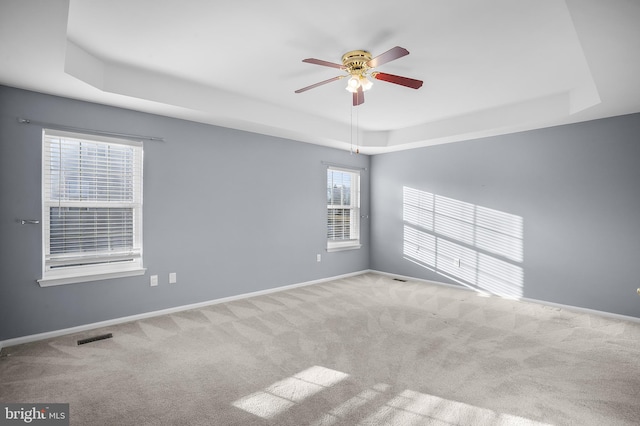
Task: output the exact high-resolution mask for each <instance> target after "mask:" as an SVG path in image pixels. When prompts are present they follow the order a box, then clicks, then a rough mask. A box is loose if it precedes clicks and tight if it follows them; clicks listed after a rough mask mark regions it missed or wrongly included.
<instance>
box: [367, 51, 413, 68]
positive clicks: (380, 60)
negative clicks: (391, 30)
mask: <svg viewBox="0 0 640 426" xmlns="http://www.w3.org/2000/svg"><path fill="white" fill-rule="evenodd" d="M408 54H409V51H408V50H407V49H405V48H404V47H400V46H396V47H394V48H393V49H389V50H387V51H386V52H384V53H383V54H381V55H378V56H376V57H375V58H373V59H372V60H370V61H369V62H367V66H368V67H369V68H375V67H378V66H380V65H382V64H386V63H387V62H391V61H393V60H396V59H398V58H402V57H403V56H407V55H408Z"/></svg>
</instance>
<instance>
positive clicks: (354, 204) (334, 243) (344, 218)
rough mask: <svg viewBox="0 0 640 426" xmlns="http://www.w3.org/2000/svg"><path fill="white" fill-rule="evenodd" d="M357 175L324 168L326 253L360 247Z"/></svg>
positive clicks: (356, 173)
mask: <svg viewBox="0 0 640 426" xmlns="http://www.w3.org/2000/svg"><path fill="white" fill-rule="evenodd" d="M360 247H361V246H360V172H359V171H356V170H348V169H340V168H335V167H329V168H328V169H327V250H328V251H336V250H346V249H356V248H360Z"/></svg>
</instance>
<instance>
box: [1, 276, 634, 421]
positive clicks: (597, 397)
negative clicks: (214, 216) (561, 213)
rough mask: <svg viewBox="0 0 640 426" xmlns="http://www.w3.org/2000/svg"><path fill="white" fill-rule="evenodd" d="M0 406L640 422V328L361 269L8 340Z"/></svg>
mask: <svg viewBox="0 0 640 426" xmlns="http://www.w3.org/2000/svg"><path fill="white" fill-rule="evenodd" d="M102 333H113V338H111V339H108V340H102V341H97V342H93V343H89V344H86V345H81V346H78V345H77V344H76V342H77V340H78V339H81V338H85V337H88V336H92V335H96V334H102ZM0 402H4V403H12V402H19V403H35V402H47V403H55V402H59V403H69V404H70V418H71V424H72V425H474V426H475V425H535V426H540V425H598V426H601V425H638V424H640V324H638V323H635V322H627V321H623V320H617V319H609V318H604V317H600V316H597V315H589V314H584V313H579V312H574V311H570V310H565V309H560V308H555V307H548V306H543V305H538V304H533V303H525V302H517V301H511V300H504V299H500V298H498V297H481V296H479V295H478V294H477V293H474V292H471V291H467V290H461V289H460V290H459V289H455V288H450V287H446V286H438V285H431V284H426V283H423V282H412V281H409V282H398V281H395V280H393V279H391V278H390V277H387V276H382V275H377V274H365V275H360V276H356V277H352V278H347V279H341V280H336V281H332V282H328V283H323V284H317V285H312V286H307V287H300V288H297V289H292V290H287V291H282V292H278V293H272V294H269V295H263V296H259V297H253V298H248V299H243V300H238V301H234V302H229V303H221V304H215V305H210V306H207V307H204V308H200V309H194V310H190V311H184V312H180V313H175V314H171V315H165V316H160V317H154V318H150V319H144V320H140V321H135V322H130V323H126V324H121V325H118V326H113V327H105V328H104V329H99V330H93V331H91V332H85V333H81V334H75V335H68V336H63V337H59V338H54V339H50V340H46V341H40V342H34V343H29V344H25V345H19V346H13V347H9V348H4V349H3V350H2V352H1V354H0Z"/></svg>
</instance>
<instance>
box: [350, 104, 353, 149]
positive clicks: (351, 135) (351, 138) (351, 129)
mask: <svg viewBox="0 0 640 426" xmlns="http://www.w3.org/2000/svg"><path fill="white" fill-rule="evenodd" d="M350 113H351V127H349V142H350V143H351V155H353V106H351V110H350Z"/></svg>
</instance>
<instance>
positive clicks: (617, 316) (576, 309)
mask: <svg viewBox="0 0 640 426" xmlns="http://www.w3.org/2000/svg"><path fill="white" fill-rule="evenodd" d="M369 272H371V273H374V274H380V275H386V276H388V277H391V278H401V279H404V280H411V281H420V282H424V283H427V284H435V285H441V286H446V287H451V288H457V289H458V290H467V291H474V290H473V289H471V288H469V287H465V286H463V285H456V284H449V283H443V282H439V281H430V280H425V279H422V278H416V277H410V276H406V275H399V274H391V273H388V272H382V271H376V270H374V269H371V270H370V271H369ZM496 297H499V296H496ZM510 300H512V299H510ZM513 300H521V301H523V302H528V303H537V304H538V305H544V306H551V307H554V308H560V309H566V310H568V311H573V312H579V313H583V314H591V315H598V316H601V317H605V318H611V319H617V320H622V321H631V322H635V323H639V324H640V318H638V317H631V316H628V315H621V314H616V313H613V312H605V311H598V310H595V309H589V308H581V307H580V306H572V305H563V304H560V303H554V302H547V301H546V300H538V299H530V298H528V297H519V298H517V299H513Z"/></svg>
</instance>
